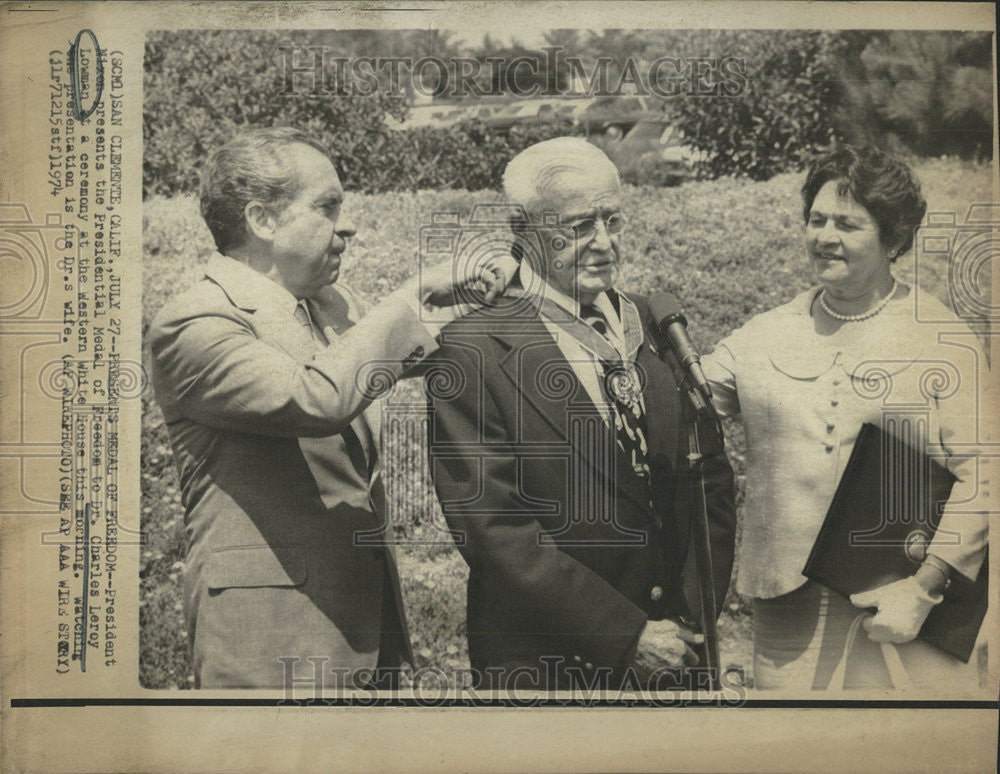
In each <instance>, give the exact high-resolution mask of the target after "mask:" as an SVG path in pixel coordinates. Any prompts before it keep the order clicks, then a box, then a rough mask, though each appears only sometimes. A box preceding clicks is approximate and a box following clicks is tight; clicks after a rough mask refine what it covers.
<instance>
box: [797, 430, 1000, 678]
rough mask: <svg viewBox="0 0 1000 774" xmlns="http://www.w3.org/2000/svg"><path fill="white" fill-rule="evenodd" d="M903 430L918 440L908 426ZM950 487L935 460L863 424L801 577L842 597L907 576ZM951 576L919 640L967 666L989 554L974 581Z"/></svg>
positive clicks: (982, 609) (982, 606)
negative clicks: (942, 598) (941, 598)
mask: <svg viewBox="0 0 1000 774" xmlns="http://www.w3.org/2000/svg"><path fill="white" fill-rule="evenodd" d="M900 429H902V430H903V433H901V434H903V435H906V434H909V435H916V434H915V433H908V432H907V431H908V430H910V429H912V428H911V426H909V425H906V424H905V423H902V424H901V425H900ZM954 483H955V476H954V475H953V474H952V473H951V471H949V470H948V469H947V468H945V467H944V466H943V465H941V464H940V463H939V462H937V461H936V460H934V459H933V458H932V457H930V456H928V455H927V454H926V453H924V452H923V451H920V450H918V449H916V448H914V447H913V446H912V445H911V444H909V443H908V442H907V441H905V440H902V439H900V438H899V437H898V436H897V435H896V434H893V433H889V432H886V431H884V430H882V429H881V428H879V427H877V426H876V425H873V424H870V423H867V422H866V423H865V424H864V425H862V427H861V432H860V433H859V434H858V440H857V442H856V443H855V445H854V450H853V451H852V452H851V457H850V459H849V460H848V462H847V467H846V469H845V470H844V475H843V476H842V477H841V479H840V484H839V485H838V486H837V492H836V494H834V496H833V502H832V503H831V504H830V509H829V510H828V511H827V514H826V519H825V520H824V522H823V526H822V527H821V528H820V532H819V535H818V536H817V537H816V542H815V543H814V544H813V548H812V551H811V552H810V554H809V559H808V561H807V562H806V566H805V569H803V571H802V573H803V574H804V575H805V576H806V577H807V578H809V579H810V580H814V581H816V582H817V583H821V584H823V585H824V586H826V587H827V588H830V589H832V590H833V591H836V592H837V593H838V594H840V595H842V596H844V597H850V595H851V594H856V593H858V592H860V591H868V590H870V589H874V588H877V587H878V586H882V585H884V584H886V583H891V582H892V581H895V580H899V579H901V578H905V577H907V576H909V575H912V574H913V573H914V572H916V570H917V568H918V567H919V565H920V563H921V562H922V561H923V559H924V556H925V555H926V549H927V546H928V545H929V544H930V541H931V538H932V537H933V536H934V534H935V533H936V531H937V528H938V524H939V522H940V519H941V512H942V510H943V508H944V504H945V503H946V502H947V500H948V496H949V495H950V494H951V489H952V486H953V485H954ZM941 537H942V538H943V539H953V540H955V541H956V542H957V540H958V535H954V536H953V537H950V536H947V535H942V536H941ZM951 577H952V583H951V585H950V586H949V587H948V588H947V589H945V591H944V600H943V601H942V602H941V603H940V604H938V605H936V606H935V607H934V608H933V609H932V610H931V612H930V615H928V616H927V620H926V621H925V622H924V625H923V627H922V628H921V629H920V634H919V636H920V638H921V639H923V640H925V641H926V642H928V643H930V644H931V645H934V646H936V647H938V648H940V649H941V650H943V651H945V652H946V653H950V654H951V655H953V656H955V657H956V658H959V659H961V660H962V661H964V662H968V661H969V658H970V656H971V655H972V649H973V646H974V645H975V642H976V637H977V635H978V634H979V628H980V626H981V625H982V623H983V618H984V617H985V616H986V606H987V601H988V600H987V597H988V593H987V581H988V578H989V555H988V553H987V556H986V559H985V560H984V561H983V565H982V568H981V569H980V571H979V576H978V578H977V579H976V581H975V582H972V581H970V580H969V579H967V578H965V577H964V576H963V575H962V574H961V573H959V572H957V571H956V572H952V573H951Z"/></svg>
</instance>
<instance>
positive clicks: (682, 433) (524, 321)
mask: <svg viewBox="0 0 1000 774" xmlns="http://www.w3.org/2000/svg"><path fill="white" fill-rule="evenodd" d="M633 301H634V302H635V303H636V304H637V307H638V309H639V312H640V316H641V317H642V319H643V338H644V341H643V344H642V346H641V348H640V351H639V354H638V356H637V358H636V365H637V368H638V369H639V371H640V373H641V374H643V376H644V379H645V385H644V391H643V395H644V400H645V406H646V416H647V421H648V426H649V434H648V438H649V451H650V466H651V477H650V480H651V488H650V490H646V489H644V488H643V487H642V486H641V485H640V482H639V481H638V480H637V479H636V477H635V475H634V474H633V472H632V469H631V466H630V465H628V464H624V460H623V459H622V455H619V454H617V453H616V451H615V447H614V435H613V431H611V430H609V429H608V428H607V426H606V423H605V422H604V421H603V420H602V419H601V417H600V415H599V414H598V412H597V409H596V407H595V406H594V404H593V402H592V401H591V399H590V398H589V397H588V394H587V392H586V391H585V389H584V388H583V385H582V384H581V382H580V381H579V379H578V378H577V376H576V375H575V374H574V373H573V370H572V369H571V367H570V364H569V363H568V362H567V361H566V359H565V356H564V355H563V353H562V351H561V350H560V348H559V347H558V345H557V344H556V341H555V339H554V338H553V336H552V335H551V334H550V333H549V330H548V329H547V328H546V326H545V324H544V322H543V321H542V319H541V318H540V317H538V315H537V312H535V310H534V309H533V308H532V307H531V306H529V305H526V304H525V303H524V301H523V299H510V298H505V299H502V300H501V301H500V302H499V303H498V305H497V306H496V307H495V308H493V309H483V310H480V311H478V312H474V313H472V314H470V315H468V316H466V317H465V318H462V319H460V320H458V321H456V322H455V323H453V324H451V325H449V326H448V327H446V328H445V329H444V331H443V333H442V338H441V343H442V346H441V349H440V350H439V351H438V352H437V353H436V355H435V357H434V358H433V359H432V360H431V361H429V362H430V370H429V371H428V373H427V375H426V383H427V387H428V391H429V395H430V398H431V404H430V409H429V410H430V438H429V442H430V443H429V446H430V463H431V474H432V476H433V479H434V484H435V487H436V489H437V494H438V498H439V500H440V502H441V507H442V509H443V512H444V516H445V518H446V520H447V522H448V524H449V526H450V527H451V529H452V530H453V536H454V538H455V541H456V544H457V546H458V548H459V550H460V551H461V552H462V555H463V556H464V557H465V560H466V562H467V563H468V565H469V568H470V571H469V583H468V618H467V627H468V628H467V633H468V638H469V655H470V660H471V665H472V667H473V669H474V670H477V671H478V672H479V673H480V674H481V675H482V674H483V673H484V672H485V670H487V669H491V671H492V672H494V673H495V674H504V675H509V674H510V673H511V672H512V671H519V672H520V673H521V674H522V675H524V674H527V675H529V679H528V680H527V681H526V682H525V684H531V682H532V680H531V678H530V674H531V673H530V671H526V670H532V669H538V670H539V673H538V674H539V675H540V676H541V677H540V679H539V681H538V684H539V685H548V686H549V687H552V686H553V685H554V684H559V685H562V684H563V683H564V682H565V680H564V677H562V676H556V677H555V679H553V678H552V675H553V674H554V673H553V671H552V670H553V669H555V671H556V673H559V674H562V673H561V672H560V669H561V666H568V667H569V668H570V669H571V670H575V669H576V668H577V667H578V668H579V669H580V670H581V674H583V676H584V678H586V675H587V672H588V671H589V672H590V673H591V674H593V675H598V674H599V673H600V670H599V669H598V667H602V668H604V669H606V670H613V674H620V673H621V670H622V669H623V668H624V667H626V666H628V664H627V663H626V662H627V660H628V654H629V653H630V651H631V649H632V646H633V645H634V644H635V643H636V641H637V637H638V635H639V634H640V631H641V629H642V627H643V625H644V623H645V622H646V620H647V619H662V618H665V617H680V616H688V615H690V612H691V610H692V609H694V610H697V609H698V607H697V604H696V600H697V596H696V594H697V591H696V589H697V587H696V585H695V584H696V576H695V574H694V572H693V569H692V567H691V565H692V564H693V561H692V560H691V558H690V556H691V555H690V543H691V540H690V536H691V520H692V517H693V514H692V502H691V497H690V491H689V489H690V488H689V486H688V485H687V484H686V482H685V480H684V472H685V465H686V462H685V455H686V453H687V433H686V429H685V425H684V418H683V414H682V406H681V402H680V400H681V398H682V397H683V396H681V395H680V393H679V391H678V383H677V379H676V378H675V375H674V371H673V367H676V363H674V364H673V366H670V365H666V364H664V362H663V361H661V360H660V359H659V358H658V357H657V356H656V354H655V350H654V348H653V342H652V339H651V337H650V334H649V330H648V327H649V321H648V310H647V309H646V306H645V303H644V300H643V299H633ZM563 335H564V334H563ZM589 367H592V366H589ZM612 459H613V460H614V461H613V462H612ZM706 469H707V471H708V477H707V478H708V481H707V492H708V498H707V499H708V503H709V512H710V519H711V531H710V534H711V541H712V548H713V555H714V557H713V558H714V572H715V590H716V597H717V599H718V601H719V603H720V604H721V602H722V600H723V599H724V598H725V594H726V589H727V586H728V582H729V576H730V573H731V570H732V562H733V544H734V535H735V508H734V502H733V489H732V470H731V468H730V466H729V463H728V461H727V460H726V459H725V456H724V455H722V456H720V457H719V458H712V459H710V460H709V461H708V463H706ZM649 491H651V496H652V501H650V500H649V499H648V496H647V494H648V492H649ZM546 662H547V663H546ZM556 664H561V666H554V665H556ZM546 670H549V671H548V672H546ZM595 670H596V671H595ZM546 674H548V675H549V677H548V679H546V677H545V675H546Z"/></svg>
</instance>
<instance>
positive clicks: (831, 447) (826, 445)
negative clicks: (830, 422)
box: [823, 443, 833, 454]
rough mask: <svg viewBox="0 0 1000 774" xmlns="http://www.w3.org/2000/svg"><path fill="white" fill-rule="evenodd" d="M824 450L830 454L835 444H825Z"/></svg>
mask: <svg viewBox="0 0 1000 774" xmlns="http://www.w3.org/2000/svg"><path fill="white" fill-rule="evenodd" d="M823 448H824V449H826V453H827V454H829V453H830V452H832V451H833V444H832V443H824V444H823Z"/></svg>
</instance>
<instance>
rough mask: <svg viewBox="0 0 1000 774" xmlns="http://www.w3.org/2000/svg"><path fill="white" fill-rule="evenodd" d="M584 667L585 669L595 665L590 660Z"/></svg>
mask: <svg viewBox="0 0 1000 774" xmlns="http://www.w3.org/2000/svg"><path fill="white" fill-rule="evenodd" d="M583 668H584V669H593V668H594V665H593V664H591V663H590V662H589V661H588V662H587V663H586V664H584V665H583Z"/></svg>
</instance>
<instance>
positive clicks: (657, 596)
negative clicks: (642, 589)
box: [649, 586, 663, 602]
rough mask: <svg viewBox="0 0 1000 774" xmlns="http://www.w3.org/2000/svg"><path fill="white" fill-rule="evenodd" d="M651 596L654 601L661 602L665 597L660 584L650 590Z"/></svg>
mask: <svg viewBox="0 0 1000 774" xmlns="http://www.w3.org/2000/svg"><path fill="white" fill-rule="evenodd" d="M649 598H650V599H651V600H653V601H654V602H659V601H660V600H661V599H663V589H662V588H661V587H660V586H653V588H651V589H650V590H649Z"/></svg>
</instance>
